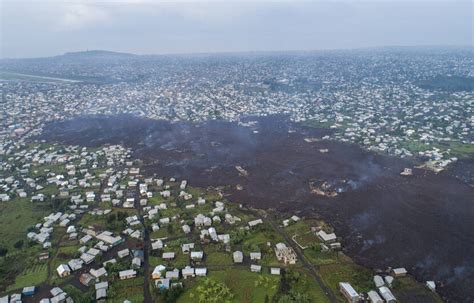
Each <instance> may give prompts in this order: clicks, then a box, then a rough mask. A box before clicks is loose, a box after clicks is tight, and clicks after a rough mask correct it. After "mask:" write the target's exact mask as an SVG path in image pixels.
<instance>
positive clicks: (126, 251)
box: [117, 248, 130, 258]
mask: <svg viewBox="0 0 474 303" xmlns="http://www.w3.org/2000/svg"><path fill="white" fill-rule="evenodd" d="M129 255H130V250H129V249H128V248H126V249H123V250H120V251H118V252H117V256H118V257H119V258H125V257H127V256H129Z"/></svg>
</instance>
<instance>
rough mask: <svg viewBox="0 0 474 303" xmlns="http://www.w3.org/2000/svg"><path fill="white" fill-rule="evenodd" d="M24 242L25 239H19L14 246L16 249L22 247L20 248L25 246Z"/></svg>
mask: <svg viewBox="0 0 474 303" xmlns="http://www.w3.org/2000/svg"><path fill="white" fill-rule="evenodd" d="M23 244H24V242H23V240H18V241H16V242H15V244H13V246H14V247H15V248H16V249H20V248H22V247H23Z"/></svg>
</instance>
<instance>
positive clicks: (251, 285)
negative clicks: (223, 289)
mask: <svg viewBox="0 0 474 303" xmlns="http://www.w3.org/2000/svg"><path fill="white" fill-rule="evenodd" d="M259 276H265V277H270V279H269V281H268V283H267V284H266V285H265V286H266V287H257V286H258V284H256V283H257V280H258V277H259ZM209 278H210V279H214V280H216V281H219V282H224V283H225V284H226V285H227V286H228V287H229V288H230V289H231V291H232V293H233V294H234V299H233V302H239V303H251V302H264V301H265V296H268V297H269V298H270V299H271V298H272V297H273V296H274V295H275V293H276V291H277V288H278V281H279V277H278V276H270V275H269V274H257V273H253V272H250V271H249V270H248V269H228V270H225V271H212V272H210V273H209ZM202 280H203V279H200V281H198V283H196V284H195V285H194V286H193V287H192V288H191V289H189V290H187V291H186V292H185V293H184V294H183V295H181V297H180V298H179V300H178V303H188V302H189V303H193V302H198V299H197V293H196V288H197V286H199V284H200V282H201V281H202ZM192 294H194V296H193V295H192Z"/></svg>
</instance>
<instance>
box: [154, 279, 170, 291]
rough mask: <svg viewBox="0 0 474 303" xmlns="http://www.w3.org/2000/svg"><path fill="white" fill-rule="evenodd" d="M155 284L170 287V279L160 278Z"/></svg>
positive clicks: (165, 287)
mask: <svg viewBox="0 0 474 303" xmlns="http://www.w3.org/2000/svg"><path fill="white" fill-rule="evenodd" d="M155 286H156V287H157V288H159V289H168V288H170V279H165V278H162V279H158V280H156V281H155Z"/></svg>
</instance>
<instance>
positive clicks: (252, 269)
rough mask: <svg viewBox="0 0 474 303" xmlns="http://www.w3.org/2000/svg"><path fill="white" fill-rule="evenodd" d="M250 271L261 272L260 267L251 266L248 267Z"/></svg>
mask: <svg viewBox="0 0 474 303" xmlns="http://www.w3.org/2000/svg"><path fill="white" fill-rule="evenodd" d="M250 271H251V272H261V271H262V266H260V265H255V264H252V265H250Z"/></svg>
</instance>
